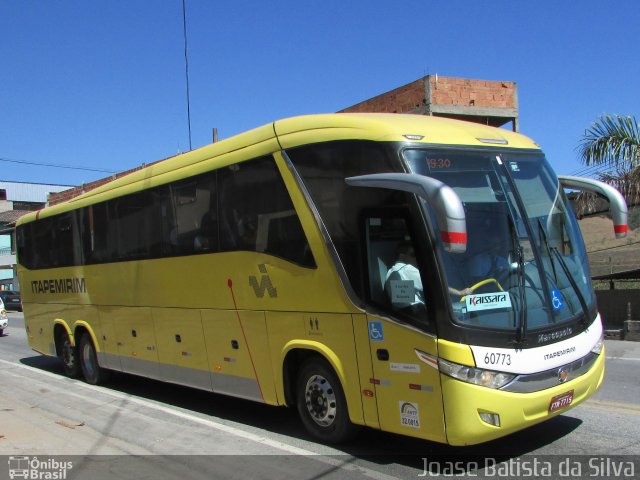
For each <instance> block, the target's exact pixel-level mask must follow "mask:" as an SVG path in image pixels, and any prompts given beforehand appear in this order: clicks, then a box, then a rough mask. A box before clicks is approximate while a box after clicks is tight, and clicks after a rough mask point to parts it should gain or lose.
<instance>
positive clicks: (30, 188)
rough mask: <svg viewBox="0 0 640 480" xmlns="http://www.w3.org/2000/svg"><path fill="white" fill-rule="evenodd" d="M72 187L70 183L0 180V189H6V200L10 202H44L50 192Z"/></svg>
mask: <svg viewBox="0 0 640 480" xmlns="http://www.w3.org/2000/svg"><path fill="white" fill-rule="evenodd" d="M70 188H72V186H71V185H49V184H46V183H23V182H3V181H0V190H6V192H7V200H9V201H11V202H43V203H44V202H46V201H47V195H49V194H50V193H51V192H61V191H62V190H68V189H70Z"/></svg>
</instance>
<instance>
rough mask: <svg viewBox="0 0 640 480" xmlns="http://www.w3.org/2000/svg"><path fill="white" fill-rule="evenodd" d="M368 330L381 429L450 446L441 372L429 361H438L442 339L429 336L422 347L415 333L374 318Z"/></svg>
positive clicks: (372, 317) (370, 316)
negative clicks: (437, 349)
mask: <svg viewBox="0 0 640 480" xmlns="http://www.w3.org/2000/svg"><path fill="white" fill-rule="evenodd" d="M367 325H368V329H369V345H370V348H371V358H372V363H373V378H372V379H371V383H372V384H373V385H374V388H375V396H376V399H377V405H378V416H379V419H380V428H382V430H387V431H390V432H395V433H400V434H403V435H410V436H414V437H420V438H426V439H429V440H435V441H439V442H446V437H445V431H444V414H443V409H442V392H441V389H440V379H439V375H438V371H437V369H436V368H433V367H431V366H429V365H428V364H427V363H426V361H425V359H426V358H429V357H431V356H433V358H435V355H434V354H435V351H436V348H437V346H436V340H435V339H434V338H430V337H424V339H423V341H422V342H421V345H420V348H417V345H416V339H420V337H417V336H416V332H415V330H414V329H411V328H409V327H406V326H403V325H400V324H398V323H395V322H392V321H390V320H388V319H385V318H381V317H377V316H375V315H371V314H369V315H367ZM425 355H426V357H425Z"/></svg>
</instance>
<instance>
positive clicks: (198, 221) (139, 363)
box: [17, 114, 626, 445]
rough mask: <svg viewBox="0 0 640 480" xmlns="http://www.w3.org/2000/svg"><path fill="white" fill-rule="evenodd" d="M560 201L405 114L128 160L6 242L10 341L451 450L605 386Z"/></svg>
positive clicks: (97, 378)
mask: <svg viewBox="0 0 640 480" xmlns="http://www.w3.org/2000/svg"><path fill="white" fill-rule="evenodd" d="M563 186H568V187H571V188H578V189H587V190H594V191H598V192H599V193H601V194H602V195H605V196H607V198H609V200H610V202H611V207H612V214H613V220H614V226H615V232H616V234H617V235H618V236H623V235H624V234H625V232H626V204H625V202H624V200H623V199H622V197H621V196H620V194H618V193H617V192H616V191H615V190H613V189H611V188H609V187H607V186H606V185H604V184H601V183H599V182H595V181H593V180H589V179H581V178H575V177H561V178H560V179H558V177H557V176H556V175H555V174H554V172H553V171H552V169H551V168H550V166H549V164H548V163H547V161H546V160H545V157H544V155H543V153H542V151H541V150H540V148H539V147H538V145H536V144H535V143H534V142H532V141H531V140H530V139H528V138H526V137H524V136H522V135H519V134H516V133H512V132H509V131H506V130H502V129H495V128H491V127H486V126H482V125H478V124H473V123H466V122H460V121H455V120H449V119H442V118H434V117H425V116H417V115H394V114H390V115H382V114H328V115H309V116H303V117H298V118H290V119H285V120H280V121H276V122H274V123H272V124H269V125H266V126H263V127H260V128H257V129H255V130H252V131H249V132H247V133H244V134H241V135H238V136H236V137H232V138H229V139H226V140H223V141H220V142H218V143H214V144H212V145H208V146H205V147H203V148H200V149H197V150H194V151H191V152H188V153H185V154H182V155H179V156H177V157H174V158H170V159H167V160H165V161H162V162H159V163H156V164H154V165H152V166H148V167H146V168H144V169H141V170H139V171H137V172H135V173H131V174H129V175H127V176H125V177H122V178H120V179H118V180H115V181H113V182H111V183H109V184H107V185H104V186H102V187H99V188H97V189H95V190H91V191H89V192H87V193H85V194H83V195H81V196H78V197H77V198H74V199H72V200H70V201H68V202H66V203H63V204H60V205H55V206H52V207H49V208H45V209H43V210H40V211H38V212H34V213H30V214H28V215H26V216H24V217H22V218H21V219H20V221H19V222H18V226H17V246H18V259H19V266H18V275H19V279H20V285H21V291H22V299H23V304H24V314H25V323H26V329H27V332H28V339H29V344H30V346H31V347H32V348H33V349H34V350H35V351H37V352H40V353H42V354H45V355H51V356H57V357H59V358H60V359H61V360H62V362H63V364H64V368H65V372H66V374H67V375H69V376H71V377H79V376H83V377H84V378H85V380H86V381H87V382H89V383H91V384H99V383H102V382H104V381H106V380H107V379H108V377H109V373H110V372H111V371H121V372H127V373H131V374H136V375H141V376H145V377H149V378H154V379H158V380H162V381H166V382H171V383H175V384H180V385H186V386H190V387H195V388H199V389H203V390H207V391H211V392H215V393H221V394H227V395H232V396H236V397H240V398H244V399H250V400H254V401H257V402H263V403H266V404H269V405H277V406H289V407H293V406H295V407H296V408H297V410H298V412H299V414H300V417H301V420H302V422H303V424H304V426H305V427H306V429H308V431H309V432H310V433H311V434H312V435H313V436H315V437H316V438H318V439H320V440H322V441H325V442H340V441H344V440H346V439H348V438H350V437H352V436H353V435H354V434H355V433H356V432H357V431H358V429H359V428H360V427H361V426H365V427H370V428H375V429H380V430H384V431H388V432H394V433H398V434H403V435H409V436H413V437H418V438H422V439H427V440H431V441H435V442H443V443H449V444H452V445H468V444H475V443H480V442H484V441H487V440H491V439H494V438H498V437H501V436H504V435H507V434H509V433H512V432H515V431H517V430H520V429H523V428H525V427H528V426H530V425H533V424H536V423H538V422H541V421H543V420H545V419H548V418H550V417H552V416H554V415H558V414H560V413H563V412H565V411H566V409H567V408H569V407H571V406H574V405H576V404H578V403H579V402H581V401H583V400H585V399H586V398H588V397H589V396H590V395H592V394H593V393H594V392H595V391H596V390H597V389H598V387H599V386H600V385H601V383H602V380H603V375H604V351H603V348H604V347H603V341H602V340H603V329H602V324H601V320H600V317H599V315H598V313H597V310H596V301H595V297H594V294H593V291H592V287H591V283H590V279H589V272H588V265H587V256H586V253H585V248H584V244H583V240H582V237H581V235H580V231H579V229H578V226H577V222H576V220H575V217H574V215H573V213H572V210H571V206H570V204H569V202H568V201H567V197H566V196H565V193H564V191H563Z"/></svg>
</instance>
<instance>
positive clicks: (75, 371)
mask: <svg viewBox="0 0 640 480" xmlns="http://www.w3.org/2000/svg"><path fill="white" fill-rule="evenodd" d="M58 347H59V352H60V354H59V358H60V360H61V361H62V366H63V367H64V374H65V375H66V376H67V377H69V378H78V377H79V376H80V373H81V372H80V363H79V361H78V347H76V346H73V345H72V344H71V339H70V338H69V335H67V332H60V334H59V335H58Z"/></svg>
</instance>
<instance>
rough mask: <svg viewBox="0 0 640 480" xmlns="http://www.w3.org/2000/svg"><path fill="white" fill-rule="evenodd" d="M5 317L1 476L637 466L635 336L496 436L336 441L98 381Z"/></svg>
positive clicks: (484, 473) (639, 390) (150, 389)
mask: <svg viewBox="0 0 640 480" xmlns="http://www.w3.org/2000/svg"><path fill="white" fill-rule="evenodd" d="M9 315H10V324H9V328H8V329H7V330H6V331H5V336H4V337H2V338H0V479H3V478H9V474H10V473H11V472H13V473H14V474H15V472H16V471H17V470H15V469H14V470H10V469H11V468H12V467H16V465H17V463H16V462H18V460H17V458H18V456H26V457H28V458H29V459H30V461H33V458H34V457H35V456H38V458H39V460H38V461H37V462H36V463H34V464H33V466H35V467H38V468H39V469H40V471H43V470H46V469H50V470H51V469H54V470H55V469H56V468H58V467H59V464H56V463H52V462H54V461H58V462H61V460H60V459H63V458H68V459H69V462H71V465H72V468H70V469H69V470H68V471H65V472H64V473H65V475H66V476H65V477H64V478H69V479H71V478H78V479H84V478H91V479H98V478H123V479H133V478H136V479H137V478H150V479H151V478H152V479H165V478H167V479H169V478H182V479H191V478H207V479H211V478H238V479H240V478H242V479H243V480H244V479H247V478H274V479H275V478H277V479H283V478H292V479H293V478H295V479H297V478H304V479H320V478H322V479H325V478H327V479H333V478H336V479H338V478H339V479H350V478H374V479H388V478H403V479H408V478H424V477H432V476H437V475H438V474H440V476H457V477H459V478H460V477H476V478H516V477H528V476H537V477H546V478H567V474H571V475H570V476H571V477H572V478H595V477H597V478H633V477H635V476H636V474H640V375H639V371H640V343H633V342H617V341H607V344H606V347H607V375H606V380H605V384H604V386H603V388H602V389H601V390H600V391H599V392H598V393H597V395H596V396H594V398H592V399H590V400H588V401H587V402H585V403H584V404H582V405H580V406H578V407H576V408H574V409H572V410H570V411H568V412H567V413H565V414H564V415H561V416H558V417H555V418H554V419H551V420H549V421H547V422H546V423H543V424H541V425H538V426H535V427H532V428H530V429H527V430H525V431H522V432H519V433H516V434H513V435H510V436H509V437H506V438H504V439H500V440H497V441H493V442H490V443H486V444H483V445H479V446H474V447H464V448H461V447H448V446H444V445H439V444H434V443H431V442H426V441H421V440H415V439H410V438H405V437H401V436H397V435H392V434H387V433H383V432H378V431H374V430H364V431H363V433H362V434H361V435H360V436H359V437H358V438H357V439H355V440H354V441H352V442H351V443H348V444H346V445H341V446H340V447H338V448H335V447H328V446H326V445H322V444H318V443H316V442H315V441H313V440H311V439H310V438H309V437H308V435H307V434H306V432H305V431H304V429H303V427H302V426H301V424H300V422H299V421H298V418H297V416H296V413H295V411H293V410H288V409H285V408H275V407H268V406H264V405H260V404H256V403H253V402H249V401H244V400H239V399H234V398H229V397H225V396H221V395H214V394H210V393H207V392H202V391H198V390H193V389H189V388H183V387H178V386H174V385H168V384H164V383H160V382H156V381H152V380H147V379H143V378H139V377H135V376H131V375H124V374H118V375H116V376H115V378H114V380H113V381H112V382H111V383H110V384H109V385H108V386H105V387H94V386H91V385H87V384H85V383H84V382H82V381H79V380H71V379H68V378H66V377H64V375H63V373H62V368H61V365H60V364H59V363H58V361H57V360H56V359H51V358H47V357H44V356H41V355H39V354H37V353H35V352H33V351H32V350H30V349H29V347H28V345H27V342H26V335H25V331H24V327H23V325H24V322H23V317H22V314H19V313H10V314H9ZM3 455H4V456H6V457H2V456H3ZM3 458H5V459H6V462H5V461H4V460H3ZM47 461H48V462H49V463H46V462H47ZM38 462H44V463H41V464H40V465H39V464H38ZM425 466H426V469H425ZM545 467H548V469H547V470H545ZM571 468H573V470H572V469H571ZM563 469H564V470H563ZM58 471H61V470H59V469H58ZM563 472H564V474H563ZM49 473H51V472H49ZM630 473H632V474H633V475H631V476H629V474H630ZM41 478H43V477H41ZM49 478H50V477H49ZM58 478H62V477H58Z"/></svg>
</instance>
